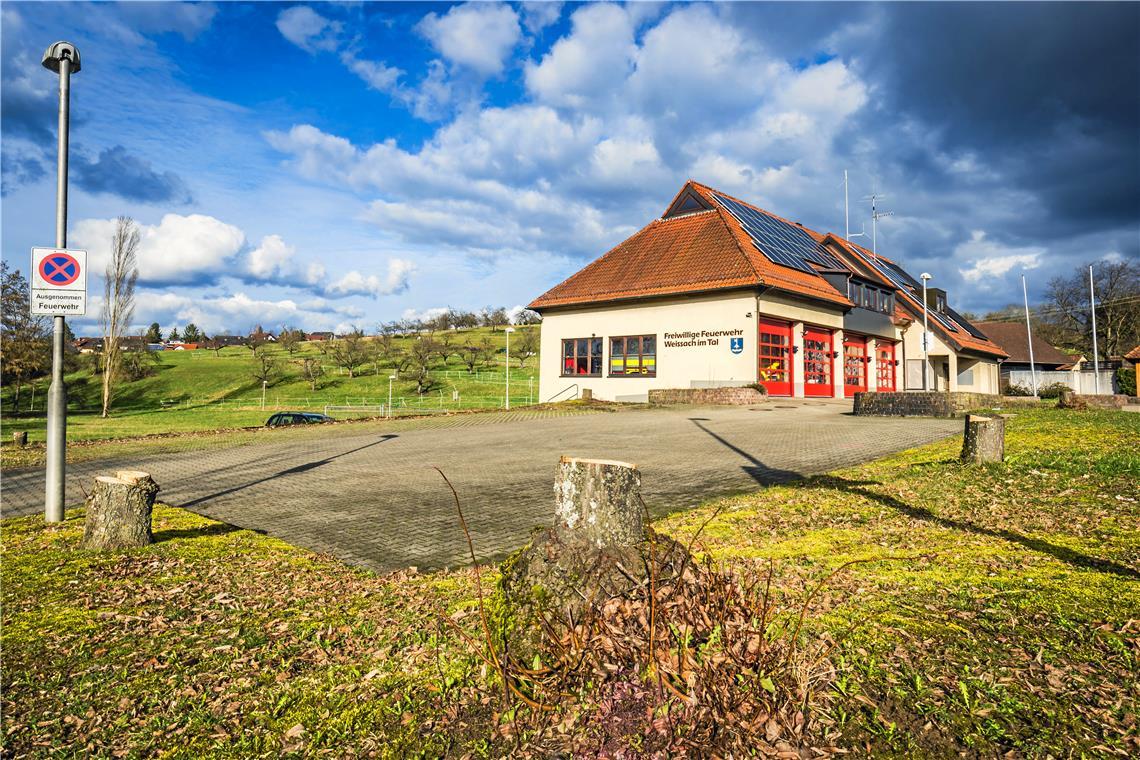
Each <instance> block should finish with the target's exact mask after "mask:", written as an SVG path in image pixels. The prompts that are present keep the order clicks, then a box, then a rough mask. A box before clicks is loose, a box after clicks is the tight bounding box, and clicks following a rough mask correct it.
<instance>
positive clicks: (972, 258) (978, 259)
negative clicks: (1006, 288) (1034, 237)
mask: <svg viewBox="0 0 1140 760" xmlns="http://www.w3.org/2000/svg"><path fill="white" fill-rule="evenodd" d="M1044 255H1045V249H1044V248H1041V247H1038V246H1027V247H1024V248H1015V247H1011V246H1005V245H1002V244H1001V243H996V242H994V241H992V240H988V239H987V238H986V233H985V232H984V231H982V230H974V232H973V233H972V234H971V235H970V239H969V240H967V241H966V242H964V243H959V244H958V245H957V246H955V248H954V259H955V260H956V261H965V262H971V266H968V267H959V269H958V271H959V272H960V273H961V275H962V278H963V279H964V280H965V281H966V282H969V283H973V284H974V285H975V286H976V287H979V288H983V289H992V288H993V287H994V285H995V284H996V283H997V282H998V281H1000V278H1001V277H1003V276H1004V275H1005V274H1007V273H1008V272H1009V271H1010V270H1012V269H1013V268H1014V267H1021V268H1022V269H1036V268H1037V267H1038V266H1040V265H1041V259H1042V257H1043V256H1044Z"/></svg>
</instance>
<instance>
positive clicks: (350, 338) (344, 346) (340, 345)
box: [329, 329, 368, 377]
mask: <svg viewBox="0 0 1140 760" xmlns="http://www.w3.org/2000/svg"><path fill="white" fill-rule="evenodd" d="M329 355H330V356H331V357H332V360H333V361H334V362H335V363H336V366H338V367H341V368H342V369H345V370H348V376H349V377H356V370H357V368H359V367H361V366H362V365H364V364H366V363H367V362H368V351H367V349H366V348H365V346H364V333H363V332H362V331H361V330H359V329H356V330H353V331H352V332H350V333H348V334H347V335H345V336H344V337H343V338H341V339H340V340H334V341H332V346H331V349H330V352H329Z"/></svg>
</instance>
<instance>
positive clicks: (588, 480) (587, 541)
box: [490, 457, 689, 662]
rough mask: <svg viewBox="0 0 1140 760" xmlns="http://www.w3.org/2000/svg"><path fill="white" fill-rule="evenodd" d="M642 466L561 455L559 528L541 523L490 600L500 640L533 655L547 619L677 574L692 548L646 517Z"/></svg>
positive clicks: (507, 649)
mask: <svg viewBox="0 0 1140 760" xmlns="http://www.w3.org/2000/svg"><path fill="white" fill-rule="evenodd" d="M640 491H641V473H640V472H639V471H638V469H637V467H636V465H632V464H626V463H624V462H610V461H605V460H596V459H575V458H571V457H562V458H561V459H560V460H559V462H558V470H557V473H556V476H555V483H554V511H555V514H554V517H555V524H554V527H552V528H549V529H545V530H540V531H538V532H536V534H535V535H534V536H533V537H532V540H531V542H530V543H529V544H527V545H526V546H525V547H523V548H522V549H520V550H519V551H517V552H515V553H514V554H513V555H511V556H510V557H509V558H508V559H507V560H506V561H504V562H503V564H502V565H501V567H500V571H501V572H500V577H499V584H498V588H497V591H496V593H495V595H494V596H493V597H492V599H491V601H490V606H491V618H492V620H491V622H492V628H493V636H494V639H495V645H496V647H497V648H499V650H500V651H502V652H504V653H506V654H509V655H511V656H514V657H517V658H520V659H519V661H520V662H530V659H529V658H530V657H531V655H532V654H533V653H534V646H535V640H536V639H535V637H536V636H538V635H539V633H538V632H539V631H540V630H541V628H542V627H544V626H551V625H553V626H555V627H562V626H567V625H569V624H570V621H580V620H581V619H582V616H583V615H584V614H588V613H587V612H586V611H587V610H589V609H594V610H597V609H599V608H600V607H601V606H602V605H603V604H604V603H605V602H606V601H608V600H610V599H614V598H621V597H624V596H627V595H629V594H631V593H632V592H634V591H635V590H639V589H640V590H645V589H648V587H649V584H650V573H651V572H652V573H654V575H655V577H657V578H663V577H673V576H676V575H678V574H679V573H680V572H681V570H682V569H683V568H684V567H686V566H687V564H688V562H689V553H688V551H687V550H686V549H685V547H683V546H682V545H681V544H679V543H677V542H676V541H674V540H673V539H671V538H669V537H667V536H661V535H657V534H655V533H654V532H653V531H652V529H651V528H649V526H647V525H646V523H645V515H644V508H643V507H642V505H641V498H640Z"/></svg>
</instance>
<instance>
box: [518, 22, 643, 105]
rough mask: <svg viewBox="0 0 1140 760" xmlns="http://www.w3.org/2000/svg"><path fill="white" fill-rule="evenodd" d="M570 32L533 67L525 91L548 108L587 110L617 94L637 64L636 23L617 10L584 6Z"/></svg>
mask: <svg viewBox="0 0 1140 760" xmlns="http://www.w3.org/2000/svg"><path fill="white" fill-rule="evenodd" d="M571 27H572V28H571V33H570V34H569V35H567V36H566V37H563V38H562V39H560V40H558V42H556V43H554V45H553V47H551V49H550V52H549V53H547V54H546V55H545V56H543V58H542V61H541V63H538V64H533V63H528V64H527V67H526V86H527V89H528V90H529V91H530V92H531V94H532V95H534V97H535V98H536V99H537V100H539V101H541V102H544V103H550V104H551V105H556V106H565V107H570V108H584V107H586V106H587V105H588V104H589V103H591V102H593V101H595V100H597V99H599V98H600V97H603V98H604V94H605V93H616V92H617V91H618V89H619V88H618V87H616V86H615V85H617V84H620V83H621V82H622V81H623V80H624V79H625V77H626V76H627V74H628V73H629V71H630V70H631V68H632V65H633V56H634V54H635V53H636V46H635V45H634V41H633V32H634V28H633V23H632V22H631V21H630V18H629V15H628V14H627V13H626V11H625V10H624V9H623V8H620V7H618V6H616V5H600V4H599V5H585V6H582V7H581V8H579V9H578V10H577V11H575V12H574V15H573V16H571Z"/></svg>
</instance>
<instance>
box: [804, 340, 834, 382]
mask: <svg viewBox="0 0 1140 760" xmlns="http://www.w3.org/2000/svg"><path fill="white" fill-rule="evenodd" d="M831 358H832V357H831V330H822V329H820V328H817V327H808V328H806V329H805V330H804V395H805V396H833V395H835V388H834V386H833V384H832V380H831Z"/></svg>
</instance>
